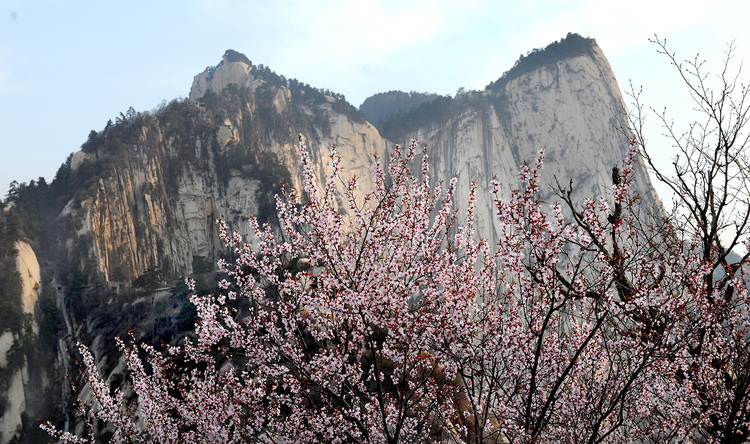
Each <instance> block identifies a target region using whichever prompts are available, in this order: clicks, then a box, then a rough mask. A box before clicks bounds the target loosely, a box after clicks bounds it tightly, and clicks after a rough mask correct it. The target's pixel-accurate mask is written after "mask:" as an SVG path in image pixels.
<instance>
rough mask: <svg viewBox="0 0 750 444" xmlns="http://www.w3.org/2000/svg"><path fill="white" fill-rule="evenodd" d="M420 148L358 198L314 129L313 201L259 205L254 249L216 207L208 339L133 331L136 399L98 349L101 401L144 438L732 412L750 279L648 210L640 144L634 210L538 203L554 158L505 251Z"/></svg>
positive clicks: (620, 197)
mask: <svg viewBox="0 0 750 444" xmlns="http://www.w3.org/2000/svg"><path fill="white" fill-rule="evenodd" d="M418 151H419V146H418V145H417V143H416V142H414V143H413V144H412V145H411V146H409V147H406V148H405V149H404V148H401V147H398V146H397V147H396V148H395V149H394V152H393V155H392V157H391V158H390V160H389V162H388V164H387V166H386V167H383V166H382V165H380V164H378V165H376V167H375V171H374V172H373V174H374V177H375V178H376V185H375V187H374V189H373V190H372V191H370V192H367V193H359V192H358V190H357V187H356V180H352V181H349V182H348V183H347V184H346V189H347V192H346V195H345V196H344V197H345V199H344V200H342V199H341V196H340V195H338V193H337V192H336V187H337V185H338V182H339V180H340V173H341V171H340V161H339V159H338V157H337V154H336V152H335V150H333V151H332V152H331V156H332V158H333V162H332V165H333V168H332V170H331V171H330V174H329V176H328V178H327V181H326V183H325V185H324V187H323V189H321V188H320V187H319V186H318V185H317V184H316V183H315V178H314V174H313V167H312V165H311V163H310V156H309V155H308V152H307V149H306V147H305V146H304V144H303V143H300V145H299V154H300V160H301V162H302V166H303V170H304V190H305V192H306V199H302V198H301V196H298V195H297V193H296V192H295V191H294V190H289V191H288V192H286V194H285V196H283V197H280V198H277V210H278V216H279V227H280V230H274V229H273V228H272V227H271V226H270V225H264V226H261V225H259V224H258V222H257V221H256V220H255V219H251V226H252V228H253V232H254V238H255V239H254V240H253V242H245V241H244V240H243V239H242V238H241V237H240V236H239V234H237V233H236V232H234V233H232V232H230V230H229V228H228V227H227V226H226V224H225V223H224V222H223V221H219V222H218V223H219V231H220V236H221V238H222V240H223V241H224V244H225V246H226V247H227V248H228V249H230V250H231V252H232V254H231V255H228V257H231V258H233V261H225V260H222V261H220V263H219V267H220V269H222V270H225V271H226V279H224V280H222V281H221V282H219V288H220V291H221V292H220V293H218V294H215V295H210V296H194V297H193V298H192V299H191V300H192V302H193V303H194V304H195V305H196V307H197V309H198V314H199V316H200V321H199V322H198V323H197V325H196V332H195V333H196V339H195V340H194V341H191V342H188V343H186V344H185V345H183V346H180V347H177V346H174V347H170V348H169V349H168V350H167V351H166V352H163V353H160V352H157V351H156V350H155V349H154V348H152V347H150V346H148V345H140V344H136V343H135V341H133V340H131V343H130V344H129V345H125V344H124V343H122V342H120V347H121V350H122V351H123V353H124V355H125V361H126V363H127V364H128V368H129V369H130V380H129V384H130V386H131V387H132V389H133V390H134V391H135V393H136V394H137V396H138V402H137V405H136V406H133V405H130V404H127V403H126V402H125V401H123V400H122V394H121V392H120V391H119V390H118V391H115V392H114V393H110V390H109V388H108V387H107V386H106V384H104V383H103V382H102V381H101V379H100V377H99V375H98V373H97V370H96V366H95V365H94V362H93V359H92V358H91V355H90V353H89V352H88V351H87V350H86V348H85V347H83V346H81V352H82V353H83V356H84V364H85V366H86V368H87V373H86V377H87V379H86V382H87V383H88V384H89V387H90V388H91V390H92V392H93V394H94V398H95V400H96V403H95V406H94V408H93V409H90V410H88V411H87V412H86V414H87V415H91V416H90V417H91V418H98V419H101V420H103V421H105V422H106V423H107V424H108V426H109V427H111V428H113V429H114V430H115V437H114V439H115V440H117V441H134V442H136V441H137V442H145V441H152V442H209V441H210V442H249V441H252V442H255V441H258V442H268V443H272V442H383V443H386V442H387V443H393V442H399V441H401V442H427V441H433V442H434V441H447V442H582V441H586V442H602V441H607V442H631V441H639V442H640V441H652V442H665V441H670V440H673V441H682V440H689V439H692V438H696V437H701V436H703V434H704V432H705V431H706V430H709V429H711V428H712V427H716V426H717V424H723V423H726V418H727V417H728V416H727V415H728V414H727V409H726V405H728V404H727V403H729V404H731V402H732V401H733V400H732V399H730V398H731V397H730V395H729V394H728V392H727V388H726V386H725V385H724V384H722V381H723V379H722V375H723V373H722V372H724V373H726V372H731V371H733V370H732V369H733V367H732V365H735V364H732V363H733V362H740V361H738V359H740V358H741V357H738V356H736V354H735V353H734V351H735V350H742V349H743V347H745V348H746V344H747V330H746V329H747V307H748V295H747V291H746V285H745V276H744V274H743V273H744V272H742V273H740V274H738V275H737V276H734V277H732V278H731V279H727V282H726V285H724V286H723V287H721V288H718V287H717V288H715V289H714V290H712V292H711V294H707V292H706V286H705V285H703V284H704V280H705V278H706V276H708V275H710V274H711V273H712V272H713V269H712V268H711V267H710V266H707V261H706V260H705V258H704V257H703V256H701V255H699V254H694V253H695V251H694V250H693V247H691V244H690V243H685V242H684V241H682V240H680V239H677V238H676V237H675V236H673V235H672V232H673V231H674V230H672V229H671V228H670V226H669V223H668V221H654V222H653V223H652V224H650V225H646V224H645V223H644V221H643V220H642V219H640V218H638V217H636V214H637V213H636V211H635V210H634V206H636V205H637V204H638V199H637V198H635V197H634V196H632V195H631V194H630V183H631V180H630V175H631V174H632V165H633V162H634V159H635V158H636V155H637V150H636V148H635V147H634V148H633V149H632V150H631V155H630V156H629V158H628V161H627V163H626V167H625V168H624V169H623V174H622V176H621V177H619V180H617V183H615V184H614V185H613V189H612V196H611V198H612V202H614V207H615V208H614V209H611V205H610V204H609V203H608V200H607V199H596V200H594V199H590V200H587V201H586V202H585V203H584V205H583V207H582V208H574V207H573V205H572V203H571V201H570V200H569V199H568V200H567V201H566V203H568V206H569V208H568V209H566V210H570V212H571V214H572V216H570V217H568V218H567V219H566V217H565V216H564V214H565V211H563V208H562V206H561V205H559V204H557V205H552V206H549V205H546V204H545V203H544V202H543V200H542V199H541V197H540V194H539V174H540V171H541V168H542V164H543V159H544V153H543V152H542V153H540V154H539V157H538V159H537V161H536V162H535V163H534V164H533V165H532V166H526V165H524V166H523V167H522V168H521V173H520V176H519V183H520V184H521V186H520V188H519V189H518V190H515V191H513V192H511V193H510V196H509V197H508V198H507V199H501V198H500V197H499V187H498V186H497V185H496V186H495V187H494V189H495V192H496V193H497V194H496V197H495V205H496V211H497V218H498V223H499V226H500V229H499V233H500V243H499V245H497V246H492V245H489V244H488V243H487V242H486V241H485V240H483V239H481V238H478V237H477V236H476V232H475V227H474V213H475V211H476V209H475V202H476V188H475V187H474V186H473V184H472V186H471V191H470V193H471V194H470V196H469V199H468V202H469V205H468V208H467V209H466V210H465V211H466V213H465V215H466V217H465V218H460V220H465V221H466V222H464V223H463V224H458V223H457V220H459V217H458V216H459V211H458V210H457V209H455V208H454V202H453V197H454V194H455V190H456V182H457V178H453V179H452V180H450V181H449V183H448V184H447V186H446V187H445V188H444V187H443V184H442V183H440V184H437V185H436V186H434V187H433V186H431V179H430V177H429V168H428V166H427V165H428V164H427V160H426V154H424V157H423V162H422V170H421V174H420V175H418V176H415V175H414V174H412V172H411V168H412V167H413V163H414V162H413V160H414V157H415V156H416V155H417V152H418ZM344 202H345V203H344ZM657 222H659V223H657ZM730 291H731V294H728V292H730ZM236 299H242V301H244V303H246V304H247V308H245V309H243V310H242V311H241V312H238V311H236V310H235V309H234V308H233V307H235V305H233V304H231V303H230V302H231V301H234V300H236ZM733 360H734V361H733ZM725 362H726V363H729V364H726V365H724V364H722V363H725ZM745 402H747V401H746V400H745ZM136 418H137V419H136ZM738 427H747V422H746V420H745V423H741V424H739V425H738ZM48 430H50V432H51V433H52V434H53V435H54V436H55V437H57V438H59V439H61V440H63V441H69V442H79V441H80V438H78V437H75V436H73V435H70V434H67V433H62V432H58V431H55V430H54V429H52V428H51V427H49V426H48Z"/></svg>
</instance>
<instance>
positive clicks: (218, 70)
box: [189, 49, 257, 100]
mask: <svg viewBox="0 0 750 444" xmlns="http://www.w3.org/2000/svg"><path fill="white" fill-rule="evenodd" d="M253 68H254V67H253V64H252V62H251V61H250V59H248V58H247V57H246V56H245V55H244V54H242V53H239V52H237V51H234V50H232V49H227V50H226V52H225V53H224V55H223V56H222V58H221V63H219V64H218V65H216V66H209V67H208V68H206V69H205V70H204V71H203V72H202V73H200V74H198V75H196V76H195V77H194V78H193V85H192V86H191V87H190V96H189V98H190V99H192V100H197V99H199V98H201V97H203V95H204V94H206V92H208V91H212V92H214V93H217V94H218V93H220V92H221V91H222V90H223V89H224V88H226V87H227V86H228V85H229V84H232V83H233V84H235V85H237V86H239V87H246V88H253V86H257V83H255V84H254V83H253V82H254V81H255V80H256V78H255V76H254V75H253V74H251V72H252V71H253Z"/></svg>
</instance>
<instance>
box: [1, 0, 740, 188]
mask: <svg viewBox="0 0 750 444" xmlns="http://www.w3.org/2000/svg"><path fill="white" fill-rule="evenodd" d="M749 17H750V2H748V1H745V0H713V1H706V0H702V1H693V0H681V1H660V0H648V1H647V0H631V1H628V2H619V1H618V2H611V1H602V0H580V1H562V0H558V1H554V0H536V1H534V0H532V1H525V2H524V1H502V0H463V1H460V2H459V1H455V0H449V1H442V0H440V1H435V0H430V1H427V0H426V1H408V0H398V1H374V0H364V1H359V0H346V1H333V0H330V1H329V0H324V1H321V0H315V1H312V0H311V1H302V0H273V1H267V0H249V1H240V0H217V1H213V0H212V1H209V0H203V1H201V0H183V1H148V2H146V1H140V0H134V1H127V2H109V1H74V0H68V1H51V0H50V1H41V0H0V198H4V197H5V193H6V192H7V185H8V183H10V181H11V180H17V181H19V182H28V181H30V180H31V179H36V178H38V177H39V176H43V177H45V178H46V179H47V181H48V182H51V181H52V179H53V178H54V175H55V172H56V171H57V168H58V167H59V166H60V164H61V163H62V162H63V161H64V160H65V159H66V157H67V156H68V154H70V153H71V152H73V151H76V150H78V149H79V148H80V145H81V144H82V143H83V142H84V141H85V140H86V138H87V136H88V133H89V132H90V131H91V130H92V129H93V130H97V131H99V130H101V129H102V128H103V127H104V125H105V124H106V122H107V120H108V119H114V118H115V117H116V116H117V115H119V113H120V112H125V111H126V110H127V109H128V107H130V106H132V107H133V108H135V109H136V110H138V111H143V110H151V109H153V108H155V107H156V106H157V105H158V104H159V103H160V102H161V101H162V100H165V99H166V100H171V99H174V98H177V97H186V96H187V95H188V93H189V91H190V85H191V83H192V80H193V76H194V75H196V74H198V73H199V72H201V71H203V70H204V69H205V68H206V67H207V66H209V65H216V64H217V63H218V62H219V61H220V60H221V56H222V54H223V53H224V51H225V50H226V49H228V48H231V49H235V50H237V51H239V52H242V53H244V54H245V55H247V56H248V57H249V58H250V60H252V61H253V63H256V64H260V63H262V64H264V65H267V66H269V67H270V68H271V69H273V70H274V71H276V72H277V73H278V74H283V75H285V76H286V77H294V78H297V79H298V80H300V81H303V82H305V83H309V84H310V85H312V86H316V87H319V88H327V89H330V90H332V91H335V92H338V93H342V94H344V95H345V96H346V97H347V99H348V100H349V101H350V102H351V103H352V104H353V105H355V106H359V105H360V104H361V103H362V101H363V100H364V99H365V98H366V97H368V96H370V95H372V94H375V93H378V92H383V91H389V90H404V91H413V90H414V91H428V92H437V93H440V94H454V93H455V92H456V90H457V89H458V88H459V87H466V88H467V89H482V88H484V87H485V86H486V85H487V84H488V83H489V82H491V81H493V80H496V79H497V78H498V77H500V75H502V73H503V72H504V71H506V70H508V69H509V68H510V67H511V66H512V65H513V63H514V62H515V61H516V59H517V58H518V56H519V55H520V54H522V53H526V52H528V51H530V50H532V49H534V48H541V47H544V46H546V45H548V44H549V43H551V42H553V41H555V40H559V39H560V38H562V37H564V36H565V35H566V34H567V33H568V32H576V33H578V34H581V35H583V36H584V37H593V38H595V39H596V40H597V43H598V44H599V46H600V47H601V48H602V50H603V51H604V53H605V55H606V56H607V58H608V59H609V61H610V63H611V65H612V67H613V70H614V73H615V76H616V77H617V80H618V82H619V84H620V87H621V89H625V88H626V87H627V85H628V81H629V80H632V81H633V82H634V84H636V85H637V86H641V85H642V86H643V88H644V96H645V99H646V100H647V102H648V103H649V104H651V105H653V106H655V107H657V108H662V107H664V106H666V107H667V109H668V111H670V112H673V113H674V115H675V119H676V120H677V121H678V123H680V122H684V123H685V124H687V122H688V121H689V115H686V114H685V111H686V110H689V108H690V102H689V97H687V95H686V91H685V89H684V88H682V87H681V85H680V84H679V81H678V79H677V78H676V72H675V71H674V69H673V68H672V67H670V66H669V63H668V61H667V60H666V59H665V58H664V57H663V56H659V55H658V54H656V47H655V46H654V45H652V44H650V43H649V42H648V38H649V37H652V36H653V35H654V34H655V33H656V34H658V35H659V37H662V38H667V40H668V42H669V45H670V47H671V49H673V50H674V51H677V53H678V56H680V57H681V58H692V57H693V56H695V54H696V53H700V54H701V55H702V56H705V57H706V58H707V59H709V62H718V61H720V60H721V59H722V57H723V54H724V51H725V49H726V43H727V42H728V41H731V40H736V46H737V47H738V51H737V54H736V56H737V62H738V63H739V62H740V61H742V60H744V61H745V62H746V63H750V26H748V24H747V20H748V18H749ZM742 78H743V79H744V80H745V83H750V69H747V70H745V72H744V73H743V75H742ZM648 123H649V124H650V126H651V128H650V131H649V134H651V136H650V139H651V147H652V149H656V148H659V149H662V150H663V151H664V152H665V153H669V152H670V145H669V143H668V142H667V141H666V140H662V139H661V138H659V137H658V134H659V127H658V125H657V121H656V119H654V118H651V119H649V122H648ZM662 145H663V146H662ZM548 149H552V148H551V147H548Z"/></svg>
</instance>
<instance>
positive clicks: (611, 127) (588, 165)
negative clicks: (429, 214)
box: [412, 45, 657, 242]
mask: <svg viewBox="0 0 750 444" xmlns="http://www.w3.org/2000/svg"><path fill="white" fill-rule="evenodd" d="M457 100H459V101H461V100H463V101H464V102H465V104H466V106H465V110H464V111H463V112H462V113H461V114H459V115H456V116H451V118H450V119H449V120H448V121H445V122H436V123H435V124H433V125H431V126H429V127H425V128H420V129H419V130H418V131H416V132H415V133H413V134H412V137H413V138H417V139H419V140H420V142H424V143H426V144H427V151H428V155H429V157H430V164H431V169H432V171H433V173H432V175H433V177H437V178H448V177H452V176H453V175H454V174H457V175H458V176H459V185H458V190H457V205H458V207H459V208H464V209H465V208H466V205H467V200H466V198H467V196H468V193H469V188H470V184H471V182H472V181H474V182H476V185H477V215H476V216H477V224H478V233H479V234H480V235H481V236H482V237H486V238H489V239H490V240H491V241H492V242H495V241H496V240H497V236H496V228H497V227H496V226H495V222H494V219H495V217H494V214H495V210H494V206H493V203H492V200H491V197H492V196H491V193H490V187H489V182H490V180H491V178H492V177H493V176H496V177H497V180H498V181H499V182H500V183H501V185H502V187H501V189H502V191H503V193H504V194H505V195H506V196H507V195H508V193H509V192H510V190H513V189H517V188H518V187H519V183H518V180H517V177H518V172H519V166H521V165H523V164H524V163H527V164H529V165H532V164H533V163H534V162H535V161H536V159H537V157H538V155H539V151H540V150H541V149H544V151H545V155H546V158H545V161H544V169H543V172H542V192H543V195H544V196H545V200H546V201H548V202H550V203H551V202H553V201H556V200H558V199H556V196H554V194H553V190H554V188H555V183H556V179H555V178H557V180H559V182H560V184H561V185H563V186H568V185H569V183H570V180H571V179H572V180H573V197H574V199H578V200H582V199H583V198H584V197H592V198H596V197H599V196H610V190H611V185H612V168H613V167H614V166H619V167H620V168H622V166H623V165H624V162H625V156H626V154H627V151H628V138H627V136H625V135H623V134H621V133H620V131H619V128H620V126H619V119H620V118H621V116H622V113H623V112H624V110H625V107H624V103H623V100H622V96H621V95H620V91H619V87H618V85H617V81H616V80H615V78H614V75H613V73H612V71H611V68H610V66H609V63H608V62H607V59H606V58H605V57H604V54H603V53H602V52H601V50H600V49H599V48H598V47H597V46H596V45H594V51H593V54H591V55H580V56H577V57H574V58H567V59H563V60H561V61H558V62H557V63H554V64H550V65H547V66H544V67H542V68H539V69H536V70H534V71H531V72H529V73H527V74H524V75H521V76H519V77H517V78H514V79H512V80H510V81H509V82H508V83H507V84H506V85H505V88H504V89H503V90H502V91H499V92H495V93H490V92H484V93H480V94H476V93H475V94H473V96H472V95H469V96H467V97H462V98H457ZM635 187H636V189H637V190H639V192H640V193H641V195H643V196H645V199H644V200H645V201H646V202H648V203H650V204H654V203H655V202H656V201H657V199H656V195H655V194H654V191H653V188H652V186H651V183H650V181H649V178H648V175H647V174H646V173H645V171H644V169H643V168H642V166H640V164H639V165H638V167H637V168H636V174H635Z"/></svg>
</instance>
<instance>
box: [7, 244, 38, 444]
mask: <svg viewBox="0 0 750 444" xmlns="http://www.w3.org/2000/svg"><path fill="white" fill-rule="evenodd" d="M16 249H17V250H18V255H17V256H16V268H17V269H18V272H19V274H20V275H21V285H22V292H21V295H20V296H21V301H22V304H23V313H24V315H30V316H31V321H32V322H31V325H30V327H31V331H32V332H33V333H38V331H39V325H38V324H37V321H36V318H35V315H36V305H37V301H38V299H39V289H40V283H41V274H40V268H39V261H38V260H37V257H36V254H35V253H34V250H33V249H32V248H31V245H29V244H28V243H27V242H23V241H17V242H16ZM23 341H24V337H23V336H22V335H20V334H18V333H14V332H11V331H4V332H2V333H1V334H0V368H2V370H4V371H3V374H7V376H8V380H7V381H5V384H6V385H7V390H6V391H5V392H4V393H2V396H3V398H4V400H5V409H4V411H3V414H2V417H0V442H2V443H5V442H10V441H11V440H12V439H13V438H14V437H17V436H19V433H20V431H21V427H22V416H21V415H22V414H23V413H24V412H25V411H26V404H27V400H26V384H27V383H28V381H29V367H28V365H29V364H28V362H27V361H26V360H24V358H23V354H22V351H21V350H22V349H23ZM6 371H7V373H6Z"/></svg>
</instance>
